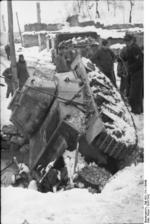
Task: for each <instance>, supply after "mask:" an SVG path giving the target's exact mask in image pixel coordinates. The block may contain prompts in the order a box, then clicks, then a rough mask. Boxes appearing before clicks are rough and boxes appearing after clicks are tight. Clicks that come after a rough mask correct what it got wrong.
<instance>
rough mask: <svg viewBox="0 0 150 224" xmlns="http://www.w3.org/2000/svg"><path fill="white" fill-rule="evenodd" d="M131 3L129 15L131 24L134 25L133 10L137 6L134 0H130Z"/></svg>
mask: <svg viewBox="0 0 150 224" xmlns="http://www.w3.org/2000/svg"><path fill="white" fill-rule="evenodd" d="M129 1H130V14H129V23H132V9H133V6H134V4H135V2H134V0H129Z"/></svg>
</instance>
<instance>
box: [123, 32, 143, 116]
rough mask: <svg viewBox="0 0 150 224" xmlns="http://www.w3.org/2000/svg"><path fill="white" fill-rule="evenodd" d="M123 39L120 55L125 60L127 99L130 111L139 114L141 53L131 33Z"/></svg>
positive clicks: (141, 80) (140, 106)
mask: <svg viewBox="0 0 150 224" xmlns="http://www.w3.org/2000/svg"><path fill="white" fill-rule="evenodd" d="M124 41H125V43H126V51H124V52H123V53H122V56H121V57H122V59H123V60H124V61H126V62H127V70H128V87H129V88H128V89H129V90H128V100H129V104H130V106H131V110H132V112H133V113H135V114H140V113H142V112H143V53H142V51H141V49H140V47H139V46H138V45H137V44H136V39H135V37H134V36H133V35H132V34H126V35H125V37H124Z"/></svg>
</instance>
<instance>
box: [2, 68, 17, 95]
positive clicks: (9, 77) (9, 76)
mask: <svg viewBox="0 0 150 224" xmlns="http://www.w3.org/2000/svg"><path fill="white" fill-rule="evenodd" d="M3 76H4V79H5V83H6V84H7V92H6V98H9V95H10V94H11V96H13V93H14V92H13V84H12V72H11V67H10V68H6V69H5V70H4V72H3Z"/></svg>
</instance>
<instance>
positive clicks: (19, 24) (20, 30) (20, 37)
mask: <svg viewBox="0 0 150 224" xmlns="http://www.w3.org/2000/svg"><path fill="white" fill-rule="evenodd" d="M16 18H17V24H18V29H19V35H20V40H21V45H22V46H23V40H22V34H21V29H20V24H19V18H18V13H17V12H16Z"/></svg>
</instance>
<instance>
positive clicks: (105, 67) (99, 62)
mask: <svg viewBox="0 0 150 224" xmlns="http://www.w3.org/2000/svg"><path fill="white" fill-rule="evenodd" d="M91 60H92V62H93V63H95V64H96V66H97V67H98V68H99V69H100V70H101V71H102V72H103V73H104V74H105V75H106V76H107V77H108V78H109V79H110V80H111V81H112V83H113V84H114V85H115V86H116V79H115V74H114V61H115V55H114V53H113V51H112V50H111V49H110V48H109V46H108V41H107V40H103V41H102V47H100V48H99V49H98V50H97V52H96V53H95V55H94V56H93V57H92V59H91Z"/></svg>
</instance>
